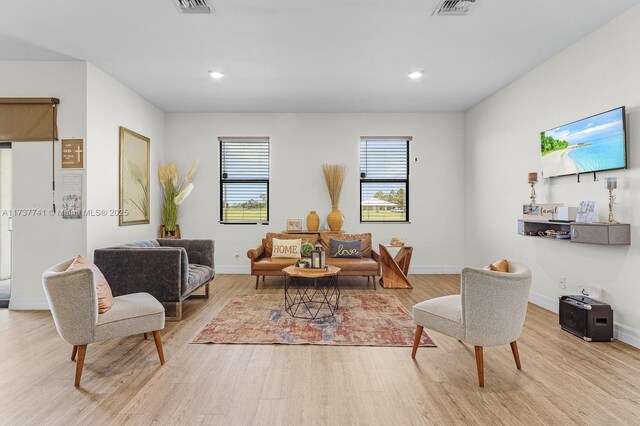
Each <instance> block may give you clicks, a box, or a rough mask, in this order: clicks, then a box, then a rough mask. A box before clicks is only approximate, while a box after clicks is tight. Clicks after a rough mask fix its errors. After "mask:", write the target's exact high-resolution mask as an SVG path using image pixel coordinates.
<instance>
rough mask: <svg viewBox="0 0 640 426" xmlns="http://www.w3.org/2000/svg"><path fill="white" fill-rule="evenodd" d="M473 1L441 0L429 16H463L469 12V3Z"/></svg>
mask: <svg viewBox="0 0 640 426" xmlns="http://www.w3.org/2000/svg"><path fill="white" fill-rule="evenodd" d="M475 2H476V0H442V1H441V2H440V3H438V7H436V10H434V11H433V13H432V14H431V16H433V15H440V16H464V15H466V14H467V13H469V10H470V9H471V5H472V4H473V3H475Z"/></svg>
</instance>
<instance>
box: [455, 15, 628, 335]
mask: <svg viewBox="0 0 640 426" xmlns="http://www.w3.org/2000/svg"><path fill="white" fill-rule="evenodd" d="M638 22H640V6H639V7H635V8H633V9H631V10H630V11H628V12H626V13H624V14H623V15H621V16H619V17H618V18H616V19H614V20H613V21H611V22H610V23H608V24H607V25H605V26H604V27H602V28H600V29H598V30H597V31H595V32H593V33H592V34H590V35H589V36H587V37H585V38H584V39H582V40H581V41H579V42H578V43H576V44H575V45H573V46H571V47H569V48H568V49H566V50H565V51H563V52H561V53H560V54H558V55H557V56H555V57H554V58H552V59H550V60H549V61H547V62H546V63H544V64H542V65H540V66H539V67H537V68H535V69H534V70H532V71H531V72H529V73H528V74H527V75H525V76H524V77H522V78H521V79H519V80H517V81H516V82H514V83H512V84H511V85H510V86H508V87H506V88H505V89H503V90H501V91H500V92H498V93H496V94H494V95H493V96H491V97H490V98H488V99H486V100H485V101H483V102H482V103H480V104H478V105H476V106H475V107H474V108H472V109H471V110H469V111H468V112H467V114H466V120H465V130H466V142H465V162H466V170H467V172H466V177H465V183H466V206H465V210H466V212H467V214H466V217H465V219H466V220H465V224H466V234H465V235H466V239H465V241H466V262H467V263H468V264H475V265H484V264H487V263H488V262H489V261H493V260H496V259H498V258H500V257H508V258H516V259H520V260H522V261H524V262H526V263H527V264H528V265H530V266H531V268H532V269H533V276H534V281H533V288H532V300H534V301H535V302H536V303H539V304H541V305H543V306H545V307H548V308H551V309H557V303H558V302H557V297H558V296H559V295H560V294H568V293H570V294H575V293H577V290H578V286H579V285H587V286H603V287H605V291H606V300H607V301H608V302H610V303H611V304H612V306H613V308H614V310H615V320H616V323H617V324H618V327H617V328H616V331H617V334H618V337H619V338H622V339H625V340H626V341H628V342H630V343H633V344H636V345H640V332H639V330H640V310H638V306H639V305H640V287H639V286H638V265H640V246H639V245H638V242H639V241H640V239H639V238H640V233H639V231H640V197H638V188H639V187H640V182H639V180H640V170H639V169H638V166H639V165H640V149H639V146H640V145H639V143H640V139H639V138H640V112H639V111H640V77H639V76H640V56H639V55H638V52H639V51H640V26H638ZM621 105H626V106H627V108H628V113H629V114H628V126H629V137H630V164H631V169H630V170H622V171H614V172H608V173H599V174H598V179H599V181H598V182H593V179H592V176H583V179H582V180H583V182H582V183H577V182H576V179H575V177H563V178H556V179H554V180H546V181H543V182H542V183H540V184H539V185H538V186H537V190H538V202H562V203H565V205H572V206H576V205H578V204H579V202H580V200H587V199H588V200H591V199H595V200H597V202H598V216H599V217H598V218H597V219H598V220H601V221H604V220H606V218H607V216H606V215H607V209H608V198H607V196H608V193H607V191H606V190H605V188H604V182H603V181H604V177H606V176H617V177H618V178H619V185H620V187H621V188H620V189H619V190H618V191H617V196H618V199H617V206H616V218H617V219H618V220H619V221H621V222H625V223H631V226H632V228H631V229H632V245H631V246H626V247H607V246H591V245H585V244H571V243H568V242H562V241H555V240H553V241H549V240H542V239H533V238H525V237H520V236H518V235H517V234H516V220H517V219H518V217H520V215H521V208H522V207H521V206H522V204H523V203H527V202H528V197H529V186H528V185H527V183H526V174H527V172H531V171H538V172H539V171H540V168H541V165H540V148H539V147H540V142H539V133H540V131H542V130H546V129H549V128H553V127H554V126H557V125H561V124H564V123H567V122H571V121H574V120H576V119H580V118H584V117H587V116H590V115H593V114H595V113H599V112H603V111H606V110H608V109H611V108H614V107H618V106H621ZM560 276H565V277H566V278H567V289H566V290H561V289H559V288H558V284H557V280H558V278H559V277H560Z"/></svg>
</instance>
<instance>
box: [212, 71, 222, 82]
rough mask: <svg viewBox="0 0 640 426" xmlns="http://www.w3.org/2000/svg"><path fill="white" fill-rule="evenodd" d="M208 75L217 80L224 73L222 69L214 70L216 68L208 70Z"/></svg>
mask: <svg viewBox="0 0 640 426" xmlns="http://www.w3.org/2000/svg"><path fill="white" fill-rule="evenodd" d="M209 75H210V76H211V78H215V79H216V80H219V79H221V78H222V77H224V73H223V72H222V71H216V70H211V71H209Z"/></svg>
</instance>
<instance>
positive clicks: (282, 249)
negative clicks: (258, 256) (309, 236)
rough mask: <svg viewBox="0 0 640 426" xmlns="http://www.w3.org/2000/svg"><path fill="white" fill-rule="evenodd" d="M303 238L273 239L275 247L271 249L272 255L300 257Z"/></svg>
mask: <svg viewBox="0 0 640 426" xmlns="http://www.w3.org/2000/svg"><path fill="white" fill-rule="evenodd" d="M301 245H302V238H298V239H295V240H281V239H278V238H274V239H273V248H272V249H271V257H288V258H291V259H300V246H301Z"/></svg>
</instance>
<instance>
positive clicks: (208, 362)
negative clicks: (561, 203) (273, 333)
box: [0, 275, 640, 425]
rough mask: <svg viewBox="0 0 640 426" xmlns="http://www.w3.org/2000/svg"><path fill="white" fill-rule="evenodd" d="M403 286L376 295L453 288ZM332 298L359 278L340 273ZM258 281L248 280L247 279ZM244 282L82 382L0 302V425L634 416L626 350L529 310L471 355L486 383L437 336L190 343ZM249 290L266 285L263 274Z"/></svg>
mask: <svg viewBox="0 0 640 426" xmlns="http://www.w3.org/2000/svg"><path fill="white" fill-rule="evenodd" d="M410 280H411V282H412V284H413V286H414V289H413V290H383V289H381V288H378V291H384V292H386V293H389V294H394V295H396V296H398V297H399V298H400V300H401V301H402V302H403V303H404V304H405V306H407V308H410V307H411V306H412V305H413V304H414V303H416V302H418V301H421V300H424V299H429V298H432V297H436V296H441V295H446V294H452V293H456V292H457V291H458V277H457V276H453V275H415V276H411V277H410ZM342 284H343V288H344V291H345V292H346V293H360V292H368V291H372V290H371V289H366V290H365V286H366V284H365V281H364V280H362V279H349V280H343V281H342ZM261 285H262V283H261ZM253 286H254V278H253V277H250V276H244V275H225V276H219V277H217V278H216V280H215V282H214V284H213V285H212V288H211V290H212V291H211V298H210V299H208V300H204V299H194V300H188V301H186V302H185V308H184V320H183V321H182V322H180V323H168V325H167V328H166V329H165V330H164V331H163V333H162V334H163V340H164V348H165V355H166V359H167V363H166V365H164V366H162V367H161V366H160V365H159V364H158V359H157V354H156V350H155V346H154V343H153V339H149V340H142V336H135V337H130V338H126V339H120V340H111V341H107V342H103V343H96V344H92V345H89V347H88V350H87V358H86V364H85V370H84V374H83V377H82V388H80V389H76V388H74V386H73V376H74V366H75V364H74V363H73V362H71V361H70V359H69V358H70V354H71V346H70V345H68V344H66V343H65V342H63V341H62V339H60V337H58V335H57V333H56V331H55V328H54V324H53V321H52V319H51V316H50V314H49V313H48V312H19V311H7V310H6V309H5V310H0V424H2V425H31V424H37V425H50V424H51V425H75V424H78V425H87V424H93V425H96V424H107V423H109V424H132V425H138V424H151V423H154V424H182V425H191V424H219V425H236V424H238V425H244V424H268V425H271V424H291V425H307V424H308V425H315V424H318V425H321V424H330V425H338V424H344V425H347V424H362V425H376V424H385V425H404V424H407V425H409V424H415V425H421V424H426V425H429V424H492V425H493V424H516V425H532V424H563V425H566V424H599V425H602V424H607V425H613V424H640V356H639V355H640V350H637V349H634V348H632V347H630V346H627V345H625V344H623V343H619V342H614V343H607V344H602V343H592V344H589V343H586V342H583V341H582V340H580V339H578V338H575V337H573V336H570V335H569V334H567V333H565V332H563V331H561V330H560V329H559V327H558V324H557V317H556V316H555V315H554V314H552V313H550V312H548V311H545V310H543V309H541V308H539V307H536V306H533V305H530V306H529V312H528V316H527V321H526V324H525V330H524V333H523V335H522V338H521V340H520V341H519V348H520V356H521V359H522V365H523V370H522V371H518V370H516V368H515V364H514V361H513V358H512V355H511V350H510V348H509V345H505V346H503V347H495V348H487V349H486V350H485V380H486V388H484V389H480V388H479V387H478V383H477V377H476V369H475V361H474V351H473V347H470V346H468V345H465V344H461V343H459V342H458V341H457V340H455V339H451V338H448V337H445V336H442V335H439V334H437V333H434V332H431V333H430V334H431V336H432V337H433V338H434V340H435V341H436V343H437V344H438V348H420V349H419V350H418V354H417V357H416V360H415V361H414V360H412V359H411V356H410V355H411V348H377V347H327V346H284V345H283V346H276V345H263V346H253V345H191V344H189V341H190V340H191V339H192V338H193V337H194V336H195V335H196V334H197V333H198V331H199V330H200V328H201V327H203V326H204V325H205V324H206V323H207V322H208V321H209V320H210V319H211V318H212V317H213V316H214V315H215V314H216V313H217V312H219V311H220V309H221V308H222V307H223V306H224V305H225V304H226V303H227V302H228V301H229V300H230V299H231V298H232V297H233V296H234V295H236V294H253V293H255V292H256V290H254V288H253ZM257 291H258V292H260V293H280V292H282V285H281V282H280V281H279V279H277V278H267V283H266V288H264V289H263V288H262V287H261V289H260V290H257Z"/></svg>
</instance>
